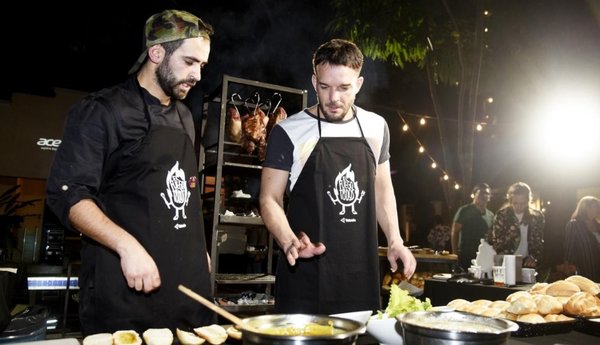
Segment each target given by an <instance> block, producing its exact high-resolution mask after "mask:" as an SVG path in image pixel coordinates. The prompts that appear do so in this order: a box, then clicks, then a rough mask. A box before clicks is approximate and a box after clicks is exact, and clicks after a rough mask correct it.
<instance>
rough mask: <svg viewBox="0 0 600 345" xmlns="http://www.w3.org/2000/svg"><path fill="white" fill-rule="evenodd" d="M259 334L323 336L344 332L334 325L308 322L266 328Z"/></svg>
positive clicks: (260, 330)
mask: <svg viewBox="0 0 600 345" xmlns="http://www.w3.org/2000/svg"><path fill="white" fill-rule="evenodd" d="M259 332H261V333H265V334H271V335H289V336H322V335H334V334H340V333H343V332H344V331H343V330H341V329H338V328H335V327H333V323H332V322H329V324H327V325H320V324H318V323H314V322H308V323H306V324H304V325H295V324H294V325H285V326H275V327H266V328H261V329H259Z"/></svg>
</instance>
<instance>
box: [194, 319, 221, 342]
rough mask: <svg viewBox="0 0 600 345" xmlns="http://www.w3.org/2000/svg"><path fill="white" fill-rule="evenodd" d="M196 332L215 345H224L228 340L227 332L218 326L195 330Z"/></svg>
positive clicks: (213, 325)
mask: <svg viewBox="0 0 600 345" xmlns="http://www.w3.org/2000/svg"><path fill="white" fill-rule="evenodd" d="M194 332H196V334H198V335H199V336H200V337H202V338H204V339H206V341H208V342H209V343H211V344H213V345H218V344H223V343H224V342H225V340H227V331H226V330H225V328H223V326H220V325H217V324H212V325H210V326H203V327H198V328H194Z"/></svg>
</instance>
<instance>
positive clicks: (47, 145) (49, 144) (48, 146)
mask: <svg viewBox="0 0 600 345" xmlns="http://www.w3.org/2000/svg"><path fill="white" fill-rule="evenodd" d="M61 142H62V140H60V139H49V138H48V139H47V138H39V139H38V141H37V143H36V145H37V146H38V147H39V148H40V149H42V150H53V151H56V149H57V148H58V147H59V146H60V143H61Z"/></svg>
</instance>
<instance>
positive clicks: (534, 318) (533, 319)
mask: <svg viewBox="0 0 600 345" xmlns="http://www.w3.org/2000/svg"><path fill="white" fill-rule="evenodd" d="M517 321H519V322H527V323H545V322H546V320H545V319H544V318H543V317H542V316H541V315H540V314H535V313H531V314H524V315H519V316H518V317H517Z"/></svg>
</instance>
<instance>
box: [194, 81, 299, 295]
mask: <svg viewBox="0 0 600 345" xmlns="http://www.w3.org/2000/svg"><path fill="white" fill-rule="evenodd" d="M220 89H221V90H220V91H221V92H220V96H214V97H212V99H208V102H212V103H215V102H216V103H219V104H220V109H219V118H218V120H219V125H218V134H217V141H216V144H211V145H209V146H206V147H205V146H204V145H201V147H200V152H199V155H198V156H199V171H200V175H201V176H202V178H201V185H200V187H201V190H202V191H203V192H204V193H203V201H204V203H205V204H206V203H207V202H211V203H212V205H213V209H212V225H211V226H212V229H211V241H210V242H211V251H210V253H211V265H212V269H211V276H210V278H211V284H212V288H213V294H215V296H217V295H218V286H219V285H223V284H266V286H265V293H266V294H271V286H272V285H273V283H274V282H275V276H274V275H273V272H272V268H273V237H272V236H271V234H269V236H268V240H267V242H268V249H267V256H266V260H267V269H266V272H264V274H256V273H250V274H228V273H219V271H218V270H219V252H218V251H219V248H218V246H217V242H218V239H217V235H218V231H219V230H220V228H221V227H222V226H223V225H228V226H240V227H260V226H264V223H263V222H262V219H261V218H260V216H257V217H248V216H238V215H233V216H232V215H224V214H223V213H224V201H226V199H227V197H226V196H225V195H222V190H223V177H225V176H249V175H250V176H252V175H254V176H260V171H261V169H262V167H261V165H260V162H259V160H258V157H257V156H256V155H253V154H247V153H245V152H240V151H241V145H240V144H238V143H235V142H230V141H227V138H226V133H225V127H226V115H227V106H228V104H230V101H229V100H230V97H231V95H232V94H233V93H240V92H244V93H245V94H251V93H254V92H260V91H262V92H276V93H279V94H280V95H282V106H284V108H285V109H286V111H287V112H288V115H289V114H293V113H295V112H298V111H301V110H302V109H304V108H306V106H307V91H306V90H301V89H296V88H290V87H285V86H281V85H275V84H269V83H264V82H259V81H255V80H248V79H242V78H237V77H232V76H229V75H224V76H223V82H222V84H221V86H220ZM205 103H206V102H205ZM252 106H254V107H255V106H258V105H252ZM204 111H205V113H207V112H208V110H207V107H206V104H205V108H204ZM206 118H207V116H204V117H203V124H202V126H203V131H205V130H206V128H207V124H206ZM208 176H213V177H214V185H212V186H211V187H212V188H213V191H211V192H206V190H207V188H206V187H207V185H206V178H207V177H208Z"/></svg>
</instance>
